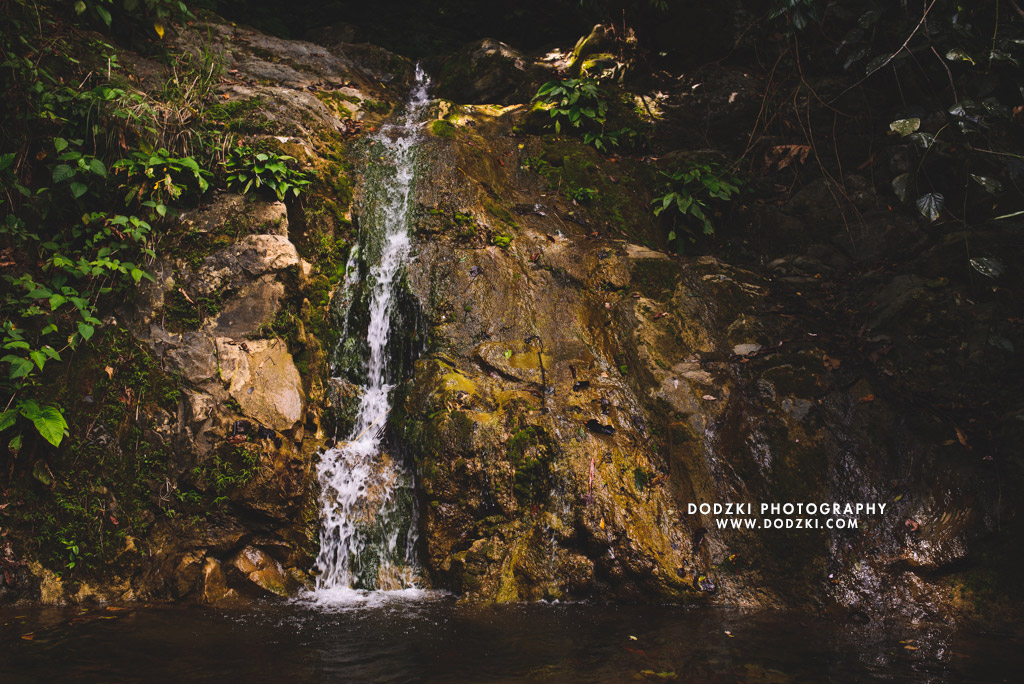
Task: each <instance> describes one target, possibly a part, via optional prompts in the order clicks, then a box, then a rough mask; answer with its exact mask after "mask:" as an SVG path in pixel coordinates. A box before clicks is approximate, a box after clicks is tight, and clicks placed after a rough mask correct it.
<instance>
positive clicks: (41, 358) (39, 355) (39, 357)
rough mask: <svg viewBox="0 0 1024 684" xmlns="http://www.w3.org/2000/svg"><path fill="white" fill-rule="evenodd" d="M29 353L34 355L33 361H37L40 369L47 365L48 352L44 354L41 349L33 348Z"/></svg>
mask: <svg viewBox="0 0 1024 684" xmlns="http://www.w3.org/2000/svg"><path fill="white" fill-rule="evenodd" d="M28 355H29V356H30V357H32V360H33V361H35V364H36V366H38V367H39V370H43V366H44V365H46V354H44V353H43V352H41V351H37V350H35V349H33V350H32V351H30V352H29V353H28Z"/></svg>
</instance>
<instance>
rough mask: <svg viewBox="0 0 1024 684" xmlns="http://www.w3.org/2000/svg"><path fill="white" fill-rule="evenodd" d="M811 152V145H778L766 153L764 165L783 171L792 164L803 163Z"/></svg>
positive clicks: (767, 167)
mask: <svg viewBox="0 0 1024 684" xmlns="http://www.w3.org/2000/svg"><path fill="white" fill-rule="evenodd" d="M810 152H811V146H810V145H776V146H775V147H773V148H771V149H770V150H768V151H767V152H766V153H765V155H764V166H765V168H766V169H771V168H773V167H774V168H776V169H778V170H779V171H781V170H782V169H784V168H786V167H787V166H790V165H791V164H803V163H804V162H805V161H807V155H808V154H810Z"/></svg>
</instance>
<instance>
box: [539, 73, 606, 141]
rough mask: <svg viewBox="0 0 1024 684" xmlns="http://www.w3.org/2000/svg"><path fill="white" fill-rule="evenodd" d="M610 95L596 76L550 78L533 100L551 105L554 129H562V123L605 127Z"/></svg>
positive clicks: (560, 130) (576, 126)
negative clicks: (598, 82)
mask: <svg viewBox="0 0 1024 684" xmlns="http://www.w3.org/2000/svg"><path fill="white" fill-rule="evenodd" d="M607 100H608V96H607V94H606V93H605V92H604V91H603V90H602V89H601V88H600V87H599V86H598V84H597V80H596V79H593V78H569V79H566V80H564V81H548V82H547V83H545V84H544V85H542V86H541V87H540V88H539V89H538V90H537V94H536V95H534V96H533V101H534V102H538V101H539V102H543V103H546V104H549V105H551V108H550V109H549V110H548V112H549V113H550V115H551V118H552V119H553V120H554V123H553V126H554V128H555V133H561V132H562V124H563V123H567V124H568V125H570V126H572V127H573V128H580V129H586V128H591V127H602V128H603V127H604V123H605V116H606V115H607V113H608V101H607Z"/></svg>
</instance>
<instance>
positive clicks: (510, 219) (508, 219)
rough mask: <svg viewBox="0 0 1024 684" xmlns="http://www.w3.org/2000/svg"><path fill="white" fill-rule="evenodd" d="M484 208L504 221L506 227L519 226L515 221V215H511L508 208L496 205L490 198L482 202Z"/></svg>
mask: <svg viewBox="0 0 1024 684" xmlns="http://www.w3.org/2000/svg"><path fill="white" fill-rule="evenodd" d="M484 209H486V210H487V213H489V214H490V215H491V216H493V217H494V218H496V219H498V220H499V221H501V222H502V223H504V224H505V225H506V226H507V227H509V228H519V224H518V223H516V218H515V216H513V215H512V212H511V211H509V210H508V209H505V208H504V207H501V206H498V205H497V204H495V203H494V202H492V201H490V200H487V201H485V202H484Z"/></svg>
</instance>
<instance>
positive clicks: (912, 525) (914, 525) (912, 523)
mask: <svg viewBox="0 0 1024 684" xmlns="http://www.w3.org/2000/svg"><path fill="white" fill-rule="evenodd" d="M903 526H904V527H906V528H907V529H908V530H910V531H911V532H917V531H918V530H919V529H920V528H921V523H919V522H917V521H916V520H914V519H913V518H907V519H906V520H904V521H903Z"/></svg>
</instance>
